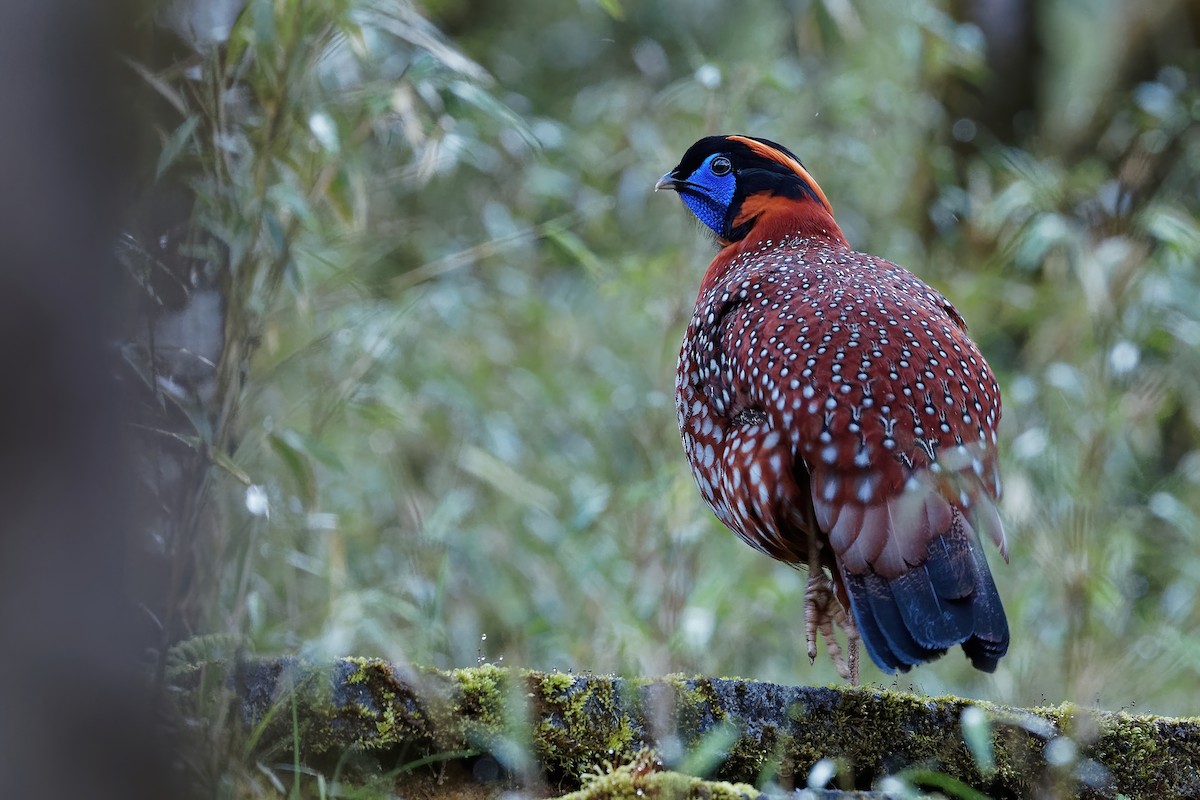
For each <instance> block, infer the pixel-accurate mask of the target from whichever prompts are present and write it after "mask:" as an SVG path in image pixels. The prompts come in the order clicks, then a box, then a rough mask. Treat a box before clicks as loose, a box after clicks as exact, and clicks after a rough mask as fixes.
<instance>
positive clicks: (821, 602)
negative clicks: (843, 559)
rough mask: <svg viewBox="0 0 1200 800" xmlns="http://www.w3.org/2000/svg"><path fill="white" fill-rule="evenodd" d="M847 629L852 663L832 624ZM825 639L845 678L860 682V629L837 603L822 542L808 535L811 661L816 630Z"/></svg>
mask: <svg viewBox="0 0 1200 800" xmlns="http://www.w3.org/2000/svg"><path fill="white" fill-rule="evenodd" d="M835 623H836V624H837V626H838V627H839V628H841V629H842V630H844V631H846V639H847V643H848V645H849V651H850V663H849V664H847V663H846V661H845V660H844V659H843V658H842V648H841V647H840V646H839V645H838V641H837V637H836V636H835V635H834V631H833V626H834V624H835ZM818 632H820V634H821V638H822V639H824V640H825V647H826V649H827V650H829V657H830V658H832V659H833V665H834V666H835V667H836V668H837V671H838V675H841V676H842V680H847V681H850V682H851V683H852V684H854V685H857V684H858V628H857V627H856V626H855V625H854V623H853V622H852V621H851V620H850V619H849V618H848V617H847V615H846V610H845V609H844V608H842V604H841V603H840V602H838V599H837V595H836V593H835V592H834V589H833V582H832V581H830V580H829V576H828V575H826V574H825V568H824V567H823V566H822V565H821V544H820V542H818V541H817V537H816V536H814V535H812V534H811V533H810V534H809V537H808V586H807V587H806V588H805V590H804V639H805V642H806V643H807V644H808V663H810V664H812V663H815V662H816V660H817V633H818Z"/></svg>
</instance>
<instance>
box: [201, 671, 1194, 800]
mask: <svg viewBox="0 0 1200 800" xmlns="http://www.w3.org/2000/svg"><path fill="white" fill-rule="evenodd" d="M212 669H215V667H212ZM201 672H202V671H186V670H184V671H181V672H180V674H181V675H183V676H184V677H185V678H186V679H187V680H190V681H193V683H192V684H191V685H192V686H193V688H194V696H193V702H194V703H195V705H194V711H193V715H194V716H199V715H202V714H205V713H208V714H213V713H215V712H214V711H213V709H214V708H216V707H217V706H216V704H215V703H214V702H213V701H212V700H211V699H209V700H205V698H206V697H209V694H207V693H211V691H212V690H211V687H212V686H213V685H219V686H232V687H235V694H236V695H237V698H236V702H238V703H239V704H240V708H238V709H237V712H236V713H235V714H234V715H231V717H230V718H232V719H240V720H247V721H249V722H250V725H251V728H252V731H253V733H252V734H251V737H250V738H251V740H252V742H253V751H254V752H255V753H264V752H267V753H273V754H279V753H283V752H288V751H290V749H291V748H292V746H293V744H294V743H295V742H297V741H298V742H299V744H300V747H301V749H302V751H303V754H304V758H305V759H306V760H310V759H312V758H319V757H321V756H323V755H325V754H328V755H329V757H331V758H335V759H336V758H338V757H340V756H341V755H342V754H345V753H346V752H348V751H359V752H364V751H370V752H376V751H381V750H388V749H391V748H394V747H396V746H401V747H403V748H404V749H405V752H406V753H407V754H409V755H410V756H412V758H413V759H414V760H419V759H422V758H431V757H439V756H441V755H445V757H446V758H455V759H460V760H461V759H463V758H466V757H468V756H469V755H471V754H477V753H481V752H492V753H493V754H495V755H496V758H497V760H500V761H501V762H502V763H503V764H504V766H505V768H506V769H510V770H513V771H514V772H520V774H521V775H523V776H526V777H528V776H530V775H538V774H540V775H543V776H544V777H545V779H546V780H548V781H549V782H550V784H551V785H564V784H565V785H568V786H569V785H571V784H572V783H574V782H576V781H579V780H581V776H583V775H594V774H596V773H597V771H598V770H599V772H601V773H603V774H608V772H609V771H611V767H612V765H613V764H621V763H627V762H631V761H633V762H636V761H637V758H638V756H637V754H638V753H639V752H640V751H642V750H643V748H645V747H647V746H654V745H655V744H656V743H657V742H660V741H671V742H676V741H677V742H678V744H679V745H680V751H681V752H679V753H678V754H677V755H676V757H678V758H681V759H682V760H683V761H688V760H689V759H690V762H691V764H690V766H689V769H692V770H693V771H696V772H699V773H702V774H709V772H710V771H711V773H712V774H714V775H715V776H716V777H718V778H720V779H722V780H728V781H742V782H748V781H760V782H761V781H762V780H764V779H765V778H776V779H777V780H778V782H779V783H781V784H782V785H788V784H789V783H790V784H800V785H802V784H803V783H804V781H805V778H806V776H807V773H808V770H809V769H811V767H812V765H813V764H815V763H816V762H817V761H819V760H820V759H822V758H833V759H834V760H836V761H837V762H838V763H839V765H841V766H840V768H839V776H840V778H842V779H844V780H846V781H847V783H848V785H857V786H868V785H870V784H872V783H873V782H874V781H875V780H877V779H878V778H879V777H881V776H884V775H888V774H895V773H898V772H901V771H903V770H908V769H917V770H926V771H929V772H936V773H942V774H945V775H948V776H950V777H953V778H955V779H958V780H960V781H963V782H964V783H966V784H969V785H970V786H972V787H973V788H975V789H977V790H980V791H983V792H986V793H988V794H989V795H991V796H993V797H997V798H999V797H1022V796H1029V795H1031V794H1034V793H1036V792H1038V791H1040V790H1043V789H1047V787H1049V789H1050V790H1052V791H1053V792H1056V793H1058V794H1065V795H1070V794H1076V793H1078V792H1079V791H1083V793H1084V795H1085V796H1087V792H1088V791H1091V790H1090V789H1087V788H1086V787H1083V789H1081V788H1080V784H1079V774H1080V770H1081V769H1083V770H1091V772H1092V773H1093V777H1094V776H1095V775H1096V774H1099V775H1100V779H1101V781H1102V782H1103V781H1105V780H1106V781H1108V783H1106V784H1105V785H1104V790H1105V791H1108V792H1109V793H1110V794H1112V793H1115V792H1121V793H1124V794H1128V795H1133V796H1147V795H1153V794H1158V795H1171V794H1175V795H1194V794H1197V793H1198V792H1200V775H1197V770H1198V769H1200V767H1197V765H1200V720H1195V719H1170V718H1163V717H1151V716H1130V715H1126V714H1112V713H1106V712H1101V711H1095V710H1091V709H1085V708H1081V707H1078V706H1074V705H1063V706H1057V707H1054V708H1042V709H1030V710H1025V709H1015V708H1004V707H999V706H993V705H990V704H987V703H973V702H970V701H966V700H963V699H960V698H956V697H934V698H929V697H920V696H915V695H911V694H904V693H901V692H895V691H888V690H878V689H868V688H851V687H824V688H807V687H785V686H774V685H771V684H763V683H755V682H752V681H734V680H727V679H710V678H699V679H695V680H689V679H687V678H685V677H683V676H680V675H670V676H667V677H666V678H663V679H659V680H623V679H619V678H614V677H605V676H592V675H570V674H563V673H546V674H544V673H537V672H527V671H515V670H507V669H501V668H498V667H495V666H492V665H485V666H481V667H475V668H470V669H459V670H454V671H452V672H441V671H437V670H422V671H418V672H413V673H403V674H398V673H397V669H396V668H395V667H394V666H392V665H391V664H389V663H387V662H385V661H381V660H378V659H363V658H349V659H342V660H339V661H336V662H334V663H333V665H332V667H330V666H328V665H326V666H319V665H312V664H306V663H304V662H300V661H297V660H295V659H275V660H262V661H255V662H244V663H239V664H238V665H237V667H236V668H235V669H234V670H233V674H232V675H231V676H227V677H226V678H225V679H217V678H218V676H216V675H215V674H214V675H213V676H211V678H212V679H208V680H205V679H203V675H202V674H200V673H201ZM181 696H186V695H181ZM293 704H295V718H296V720H297V725H296V726H295V727H294V726H293V723H292V720H293ZM968 705H974V706H976V707H978V708H980V709H981V710H983V711H984V713H985V715H986V716H987V717H988V718H989V720H990V721H991V733H992V749H993V755H994V762H995V763H994V768H992V769H988V770H987V772H986V774H984V773H983V772H982V771H981V770H980V768H979V766H978V765H976V763H975V761H974V758H973V757H972V755H971V752H970V750H969V748H968V747H967V746H966V743H965V741H964V740H963V736H962V733H961V731H960V729H959V728H960V724H961V722H960V720H961V716H962V712H963V709H964V708H966V707H967V706H968ZM1060 736H1069V737H1070V738H1071V739H1072V740H1073V741H1074V743H1075V745H1076V750H1075V751H1073V752H1076V754H1077V757H1076V758H1075V759H1074V760H1070V756H1068V760H1069V763H1067V762H1060V763H1058V764H1055V765H1048V764H1047V763H1046V758H1045V752H1044V751H1045V748H1046V746H1047V744H1048V743H1049V742H1051V741H1053V740H1054V739H1055V738H1057V737H1060ZM514 748H516V750H517V751H518V752H516V753H515V754H514ZM1089 760H1090V761H1089ZM1093 761H1094V762H1095V763H1094V764H1093V763H1092V762H1093ZM656 772H657V771H656V770H649V771H647V774H649V773H656ZM592 780H594V779H592ZM656 780H657V779H656ZM663 780H666V779H663ZM664 785H665V784H664ZM689 785H690V784H689ZM642 788H643V789H644V788H646V787H642ZM1096 796H1099V795H1096Z"/></svg>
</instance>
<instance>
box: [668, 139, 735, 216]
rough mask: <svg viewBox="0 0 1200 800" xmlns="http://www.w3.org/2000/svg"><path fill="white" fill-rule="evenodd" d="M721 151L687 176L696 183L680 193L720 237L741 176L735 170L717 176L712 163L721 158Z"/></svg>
mask: <svg viewBox="0 0 1200 800" xmlns="http://www.w3.org/2000/svg"><path fill="white" fill-rule="evenodd" d="M721 157H722V156H721V154H720V153H714V154H713V155H711V156H709V157H708V158H706V159H704V163H703V164H701V165H700V166H699V168H697V169H696V171H695V172H693V173H692V174H691V175H689V176H688V177H687V181H688V183H689V184H693V185H692V186H688V187H683V188H681V189H680V191H679V194H680V196H681V197H682V198H683V202H685V203H687V207H688V208H690V209H691V210H692V213H693V214H695V215H696V217H697V219H699V220H700V221H701V222H703V223H704V224H705V225H707V226H708V227H709V228H711V229H712V231H713V233H715V234H717V236H723V235H725V216H726V214H728V212H729V205H730V203H732V202H733V194H734V191H735V190H736V188H737V178H736V177H735V176H734V173H733V172H728V173H726V174H725V175H715V174H713V171H712V162H713V159H715V158H721Z"/></svg>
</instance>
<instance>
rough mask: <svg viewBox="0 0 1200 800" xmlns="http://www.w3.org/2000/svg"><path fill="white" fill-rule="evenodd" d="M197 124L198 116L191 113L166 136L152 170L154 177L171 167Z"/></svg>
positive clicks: (161, 174)
mask: <svg viewBox="0 0 1200 800" xmlns="http://www.w3.org/2000/svg"><path fill="white" fill-rule="evenodd" d="M199 124H200V117H199V116H197V115H196V114H192V115H191V116H189V117H188V118H187V119H185V120H184V121H183V124H182V125H180V126H179V127H178V128H176V129H175V132H174V133H172V134H171V135H170V136H168V137H167V141H166V143H165V144H163V149H162V152H161V153H159V154H158V167H157V168H156V169H155V171H154V177H155V178H161V177H162V176H163V173H165V172H166V171H167V170H168V169H170V168H171V165H172V164H174V163H175V161H176V159H178V158H179V154H180V153H182V152H183V149H184V148H185V147H187V145H188V142H190V141H191V139H192V134H194V133H195V132H196V126H197V125H199Z"/></svg>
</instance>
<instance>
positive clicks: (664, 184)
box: [654, 172, 686, 192]
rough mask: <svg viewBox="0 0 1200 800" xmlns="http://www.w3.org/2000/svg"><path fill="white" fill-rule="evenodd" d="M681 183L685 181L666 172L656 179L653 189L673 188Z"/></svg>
mask: <svg viewBox="0 0 1200 800" xmlns="http://www.w3.org/2000/svg"><path fill="white" fill-rule="evenodd" d="M681 183H686V181H681V180H679V179H678V178H675V177H673V176H672V175H671V173H669V172H668V173H667V174H666V175H663V176H662V177H661V178H659V179H658V183H656V184H654V191H656V192H657V191H658V190H659V189H674V188H676V187H677V186H678V185H679V184H681Z"/></svg>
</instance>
